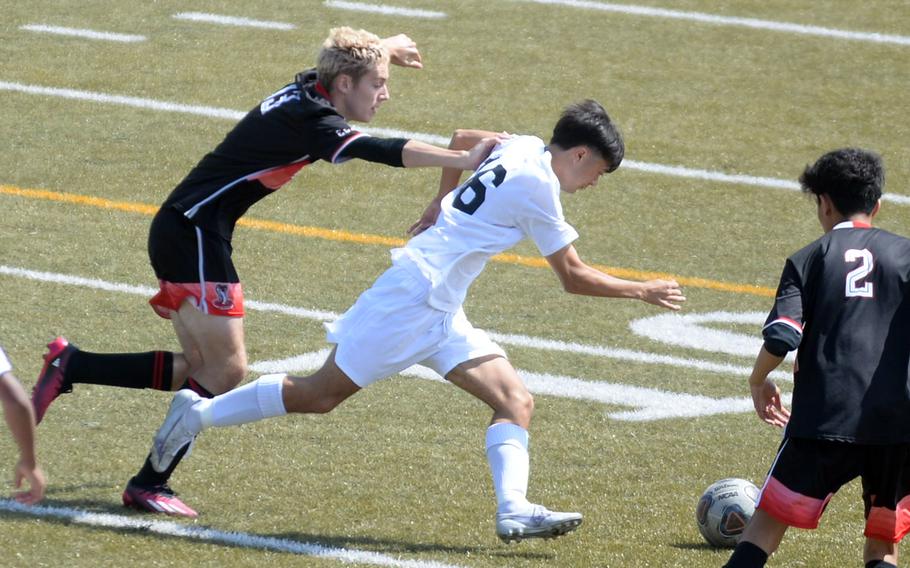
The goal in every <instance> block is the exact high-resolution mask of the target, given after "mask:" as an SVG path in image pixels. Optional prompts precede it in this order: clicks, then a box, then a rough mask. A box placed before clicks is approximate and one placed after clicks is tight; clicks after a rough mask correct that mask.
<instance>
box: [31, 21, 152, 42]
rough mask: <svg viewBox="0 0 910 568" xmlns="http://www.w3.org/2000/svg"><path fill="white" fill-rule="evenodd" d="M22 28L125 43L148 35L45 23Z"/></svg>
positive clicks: (143, 38)
mask: <svg viewBox="0 0 910 568" xmlns="http://www.w3.org/2000/svg"><path fill="white" fill-rule="evenodd" d="M19 29H20V30H25V31H27V32H38V33H44V34H55V35H62V36H70V37H81V38H85V39H100V40H104V41H119V42H123V43H135V42H138V41H145V40H146V37H145V36H141V35H133V34H118V33H114V32H99V31H96V30H84V29H80V28H64V27H61V26H48V25H45V24H27V25H24V26H19Z"/></svg>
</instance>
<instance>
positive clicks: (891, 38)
mask: <svg viewBox="0 0 910 568" xmlns="http://www.w3.org/2000/svg"><path fill="white" fill-rule="evenodd" d="M518 1H521V2H531V3H534V4H550V5H556V6H568V7H572V8H584V9H587V10H600V11H603V12H615V13H619V14H630V15H633V16H649V17H654V18H669V19H674V20H687V21H690V22H699V23H703V24H712V25H717V26H739V27H745V28H753V29H758V30H770V31H775V32H784V33H792V34H800V35H810V36H820V37H831V38H835V39H846V40H852V41H868V42H873V43H886V44H894V45H910V36H902V35H891V34H880V33H876V32H854V31H848V30H839V29H834V28H823V27H819V26H807V25H803V24H793V23H790V22H775V21H773V20H759V19H756V18H740V17H735V16H718V15H716V14H706V13H704V12H685V11H682V10H670V9H667V8H652V7H649V6H637V5H633V4H613V3H609V2H592V1H586V0H518Z"/></svg>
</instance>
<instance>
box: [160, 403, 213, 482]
mask: <svg viewBox="0 0 910 568" xmlns="http://www.w3.org/2000/svg"><path fill="white" fill-rule="evenodd" d="M201 400H204V399H203V398H202V397H201V396H199V395H198V394H196V393H194V392H193V391H191V390H190V389H181V390H179V391H177V394H175V395H174V399H173V400H172V401H171V406H170V408H168V411H167V416H166V417H165V418H164V424H162V425H161V428H158V431H157V432H155V441H154V443H153V444H152V452H151V454H150V456H149V458H150V460H151V462H152V467H153V468H155V471H157V472H159V473H161V472H163V471H165V470H167V468H168V467H170V465H171V462H173V461H174V458H175V457H176V456H177V454H178V453H180V450H182V449H183V448H185V447H186V446H188V445H191V444H192V443H193V442H194V441H195V440H196V434H198V433H199V432H195V431H193V430H190V428H189V427H188V426H187V421H186V416H187V414H188V413H189V411H190V410H191V409H192V408H193V406H194V405H195V404H196V403H198V402H199V401H201ZM190 450H192V447H190V448H188V449H187V451H186V454H185V456H188V455H189V454H190Z"/></svg>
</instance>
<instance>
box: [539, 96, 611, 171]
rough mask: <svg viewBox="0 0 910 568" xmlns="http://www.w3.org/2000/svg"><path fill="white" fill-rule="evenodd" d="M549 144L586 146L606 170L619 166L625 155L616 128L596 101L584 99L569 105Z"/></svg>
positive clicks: (565, 147)
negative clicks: (601, 161)
mask: <svg viewBox="0 0 910 568" xmlns="http://www.w3.org/2000/svg"><path fill="white" fill-rule="evenodd" d="M550 144H554V145H556V146H559V147H560V148H563V149H569V148H572V147H574V146H588V147H589V148H591V149H592V150H594V151H596V152H597V153H598V154H600V156H601V157H602V158H603V159H604V160H605V161H606V162H607V167H608V169H607V171H608V172H612V171H614V170H616V168H618V167H619V164H620V163H621V162H622V158H623V156H624V155H625V153H626V147H625V144H623V141H622V134H621V133H620V132H619V129H618V128H617V127H616V125H615V124H613V123H612V122H611V121H610V116H609V115H608V114H607V111H606V110H604V107H602V106H601V105H600V103H598V102H597V101H593V100H591V99H587V100H584V101H581V102H578V103H575V104H572V105H569V106H568V108H566V110H565V111H563V113H562V116H561V117H559V122H557V123H556V126H555V127H554V128H553V137H552V138H551V139H550Z"/></svg>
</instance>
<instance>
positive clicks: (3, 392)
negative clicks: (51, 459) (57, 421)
mask: <svg viewBox="0 0 910 568" xmlns="http://www.w3.org/2000/svg"><path fill="white" fill-rule="evenodd" d="M0 401H2V403H3V416H4V418H6V424H7V426H9V429H10V432H12V434H13V439H14V440H15V441H16V445H17V446H19V461H18V463H16V468H15V470H14V473H13V484H14V485H15V486H16V487H17V488H19V487H22V482H23V481H26V482H28V490H27V491H22V492H19V493H17V494H16V495H15V498H16V500H17V501H19V502H20V503H25V504H26V505H33V504H35V503H37V502H38V501H40V500H41V499H43V498H44V490H45V488H46V487H47V482H46V481H45V480H44V472H42V471H41V468H40V467H38V462H37V460H36V459H35V413H34V411H33V410H32V403H31V402H30V401H29V398H28V395H27V394H25V390H24V389H23V388H22V384H20V383H19V380H18V379H16V377H15V376H13V366H12V364H11V363H10V362H9V358H8V357H7V356H6V353H5V352H4V351H3V348H2V347H0Z"/></svg>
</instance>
